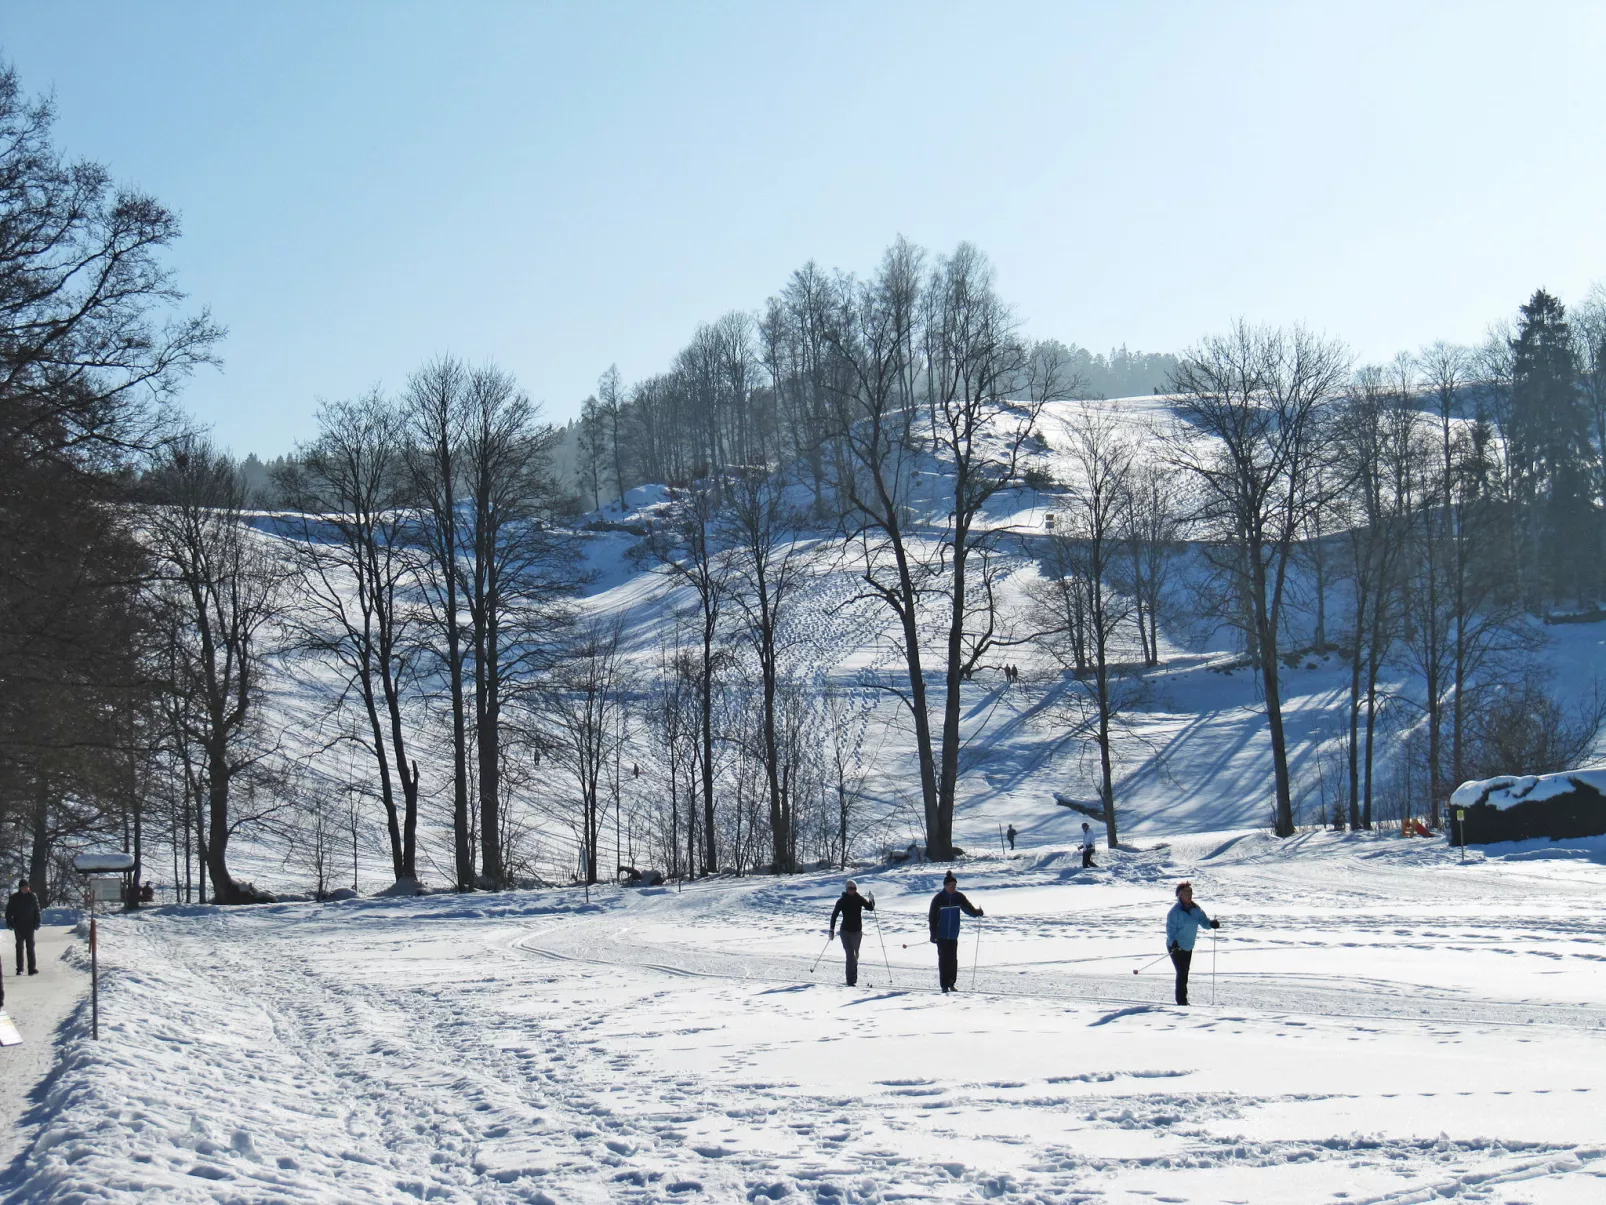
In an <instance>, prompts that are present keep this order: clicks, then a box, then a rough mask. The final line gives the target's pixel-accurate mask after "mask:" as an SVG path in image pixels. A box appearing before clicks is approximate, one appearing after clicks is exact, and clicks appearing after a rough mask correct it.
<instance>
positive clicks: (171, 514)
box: [149, 438, 285, 904]
mask: <svg viewBox="0 0 1606 1205" xmlns="http://www.w3.org/2000/svg"><path fill="white" fill-rule="evenodd" d="M153 481H154V484H155V488H156V489H157V491H158V496H159V497H160V498H161V500H162V504H161V505H158V506H155V507H153V508H152V509H151V515H150V528H149V530H150V540H151V546H152V549H153V552H154V554H155V556H156V558H157V561H158V564H159V566H160V576H161V586H162V589H161V595H160V601H161V605H162V606H163V609H164V611H165V614H166V616H167V622H168V624H169V625H170V626H169V630H170V631H171V633H172V636H173V651H174V661H173V668H174V669H175V670H176V677H175V679H174V681H173V682H172V683H171V684H170V689H171V690H173V691H174V692H176V693H178V694H180V695H190V696H194V697H195V698H196V699H198V700H199V706H198V707H196V708H195V709H194V710H189V709H185V710H184V711H183V712H182V713H181V714H182V715H183V716H184V718H185V720H186V725H187V726H186V728H185V731H184V738H185V739H186V740H187V741H189V742H191V743H193V744H194V746H195V747H196V748H197V749H198V750H199V751H200V757H199V762H200V773H201V775H202V778H203V780H204V782H205V788H206V797H207V818H206V821H207V823H206V846H205V860H206V864H207V870H208V872H209V873H210V875H211V878H212V890H213V894H214V896H215V897H216V899H217V900H218V902H219V903H224V904H238V903H249V902H251V901H253V900H255V899H256V898H257V894H256V892H255V891H254V890H253V889H252V888H251V887H250V886H249V885H247V884H241V883H237V882H236V881H235V880H234V877H233V876H232V875H231V874H230V873H229V867H228V847H229V840H230V838H231V837H232V836H233V835H234V833H235V831H236V830H237V829H238V828H239V827H240V826H241V825H242V824H248V823H251V822H253V821H255V820H258V819H260V818H261V816H262V815H263V814H265V812H266V811H267V810H271V809H272V807H273V805H272V804H271V803H269V804H267V805H265V807H264V812H262V813H255V814H253V813H243V814H242V813H241V812H239V811H237V810H236V809H235V808H234V807H232V806H231V805H232V804H233V802H234V800H235V786H236V783H237V782H238V781H240V780H242V778H243V777H244V776H247V775H249V774H250V772H251V771H252V770H254V769H255V768H256V767H257V766H258V765H259V764H260V763H261V762H262V760H263V759H264V758H265V757H267V756H268V755H269V754H270V753H271V752H272V750H273V744H272V742H271V741H270V739H269V735H268V734H267V733H266V732H265V731H264V728H263V723H262V721H263V716H262V709H263V691H264V687H265V682H264V678H265V676H266V673H267V663H268V657H269V654H270V652H271V647H270V641H271V640H272V639H273V638H274V635H275V628H276V625H277V623H278V621H279V618H280V610H281V606H282V603H283V583H284V580H285V570H284V566H283V565H282V564H281V563H280V562H279V560H278V559H277V557H276V556H275V554H274V552H273V550H272V549H270V548H269V547H268V545H267V537H264V536H263V535H261V534H260V533H258V532H256V531H254V530H252V529H251V528H250V527H248V526H247V524H246V522H245V516H244V513H243V512H244V510H245V502H246V500H245V495H244V490H243V488H242V486H241V483H240V480H239V477H238V476H237V474H236V473H235V471H234V466H233V465H232V464H230V463H229V461H228V459H227V458H226V457H224V456H222V455H220V454H219V453H218V452H216V451H215V450H214V449H213V448H212V447H211V446H210V445H209V444H207V443H206V442H205V441H204V440H201V439H196V438H189V439H185V440H182V441H180V442H178V443H177V444H175V445H174V446H173V448H172V449H171V451H170V452H169V453H168V455H167V456H166V457H165V459H164V461H163V462H162V463H161V465H160V466H159V467H158V469H157V471H156V472H155V473H154V474H153Z"/></svg>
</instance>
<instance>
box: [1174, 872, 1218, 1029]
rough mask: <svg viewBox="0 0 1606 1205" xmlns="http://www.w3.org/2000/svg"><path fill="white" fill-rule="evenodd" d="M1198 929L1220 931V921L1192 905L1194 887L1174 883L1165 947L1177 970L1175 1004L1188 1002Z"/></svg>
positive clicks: (1196, 905) (1188, 884)
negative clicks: (1190, 966) (1189, 976)
mask: <svg viewBox="0 0 1606 1205" xmlns="http://www.w3.org/2000/svg"><path fill="white" fill-rule="evenodd" d="M1201 927H1204V928H1210V929H1219V928H1221V922H1220V921H1219V920H1211V919H1210V918H1209V917H1208V916H1206V915H1205V912H1204V909H1203V908H1201V907H1199V905H1198V904H1196V903H1194V902H1193V884H1192V883H1178V884H1177V902H1176V903H1174V904H1172V905H1171V911H1170V912H1168V913H1166V917H1165V948H1166V950H1167V952H1168V953H1170V955H1171V965H1172V966H1174V967H1176V968H1177V1003H1178V1004H1182V1005H1186V1004H1187V1003H1188V967H1189V965H1190V964H1191V963H1192V962H1193V943H1194V940H1195V939H1196V938H1197V937H1198V936H1199V930H1200V928H1201Z"/></svg>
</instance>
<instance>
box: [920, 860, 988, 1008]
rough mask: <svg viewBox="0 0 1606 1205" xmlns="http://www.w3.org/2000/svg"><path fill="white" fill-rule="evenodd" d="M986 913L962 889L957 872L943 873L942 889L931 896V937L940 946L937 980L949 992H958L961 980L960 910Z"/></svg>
mask: <svg viewBox="0 0 1606 1205" xmlns="http://www.w3.org/2000/svg"><path fill="white" fill-rule="evenodd" d="M961 911H964V912H968V913H969V914H970V915H971V916H984V915H986V914H985V913H983V912H982V910H981V909H980V908H978V907H976V906H975V905H974V904H972V903H971V902H970V901H969V900H967V899H966V898H965V897H964V894H963V893H962V892H961V891H960V890H959V880H958V879H956V878H954V874H953V871H951V870H950V871H949V872H948V873H947V874H945V875H943V876H942V890H941V891H939V892H937V894H936V895H934V896H932V897H931V912H930V914H929V916H928V917H927V919H928V920H929V921H930V923H931V940H932V942H933V943H934V944H935V945H936V947H937V979H938V981H939V982H940V983H941V984H942V990H943V991H945V992H953V991H958V990H959V989H958V987H957V986H956V984H957V983H958V982H959V913H960V912H961Z"/></svg>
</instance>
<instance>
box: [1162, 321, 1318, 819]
mask: <svg viewBox="0 0 1606 1205" xmlns="http://www.w3.org/2000/svg"><path fill="white" fill-rule="evenodd" d="M1347 366H1348V354H1347V353H1346V352H1345V350H1344V348H1343V347H1342V345H1340V344H1339V343H1337V342H1335V341H1332V340H1329V339H1326V338H1323V337H1320V336H1317V335H1315V334H1312V333H1311V332H1310V331H1307V330H1304V329H1303V328H1298V327H1296V328H1294V329H1292V330H1271V329H1265V328H1258V327H1252V326H1250V325H1249V324H1248V323H1245V322H1239V323H1237V324H1236V325H1234V326H1233V328H1232V329H1231V330H1230V331H1229V332H1228V333H1227V334H1225V335H1220V336H1214V337H1212V338H1210V339H1207V340H1205V341H1204V342H1203V343H1202V344H1200V345H1199V346H1198V347H1196V348H1193V349H1191V350H1190V351H1189V352H1187V353H1186V354H1185V355H1184V357H1183V359H1182V362H1181V363H1180V364H1179V365H1178V367H1177V369H1176V372H1175V374H1174V377H1173V380H1172V382H1171V388H1172V391H1173V392H1174V393H1176V394H1177V395H1178V398H1177V402H1176V411H1177V414H1178V417H1180V418H1181V419H1182V420H1183V426H1182V428H1181V429H1180V431H1179V433H1178V434H1177V435H1176V436H1174V437H1173V438H1172V439H1171V441H1170V446H1169V450H1168V459H1169V460H1170V463H1171V464H1172V465H1173V467H1175V468H1176V469H1178V470H1179V471H1181V472H1184V473H1186V474H1187V475H1188V476H1189V477H1190V478H1191V479H1192V480H1193V482H1194V484H1195V485H1196V486H1197V487H1198V491H1199V495H1200V502H1201V509H1200V515H1199V518H1200V520H1201V522H1202V523H1203V525H1204V527H1205V529H1206V530H1207V532H1208V533H1209V535H1210V537H1211V538H1212V540H1213V541H1214V542H1215V544H1216V546H1217V547H1218V548H1220V549H1222V550H1223V551H1225V553H1226V555H1225V556H1223V557H1221V558H1219V559H1218V562H1217V563H1218V566H1219V568H1220V569H1221V570H1222V571H1223V572H1224V573H1225V574H1226V575H1227V576H1228V577H1229V578H1230V579H1231V581H1232V585H1233V588H1234V590H1235V592H1236V593H1237V594H1238V595H1239V597H1241V598H1242V599H1243V601H1244V603H1245V604H1246V605H1245V610H1246V616H1245V620H1246V623H1247V627H1248V631H1247V633H1246V634H1247V636H1248V638H1249V654H1250V658H1251V659H1252V660H1253V662H1254V663H1255V666H1256V668H1257V669H1258V670H1259V672H1260V680H1261V687H1262V690H1263V693H1264V696H1265V706H1266V719H1267V723H1268V726H1269V728H1270V731H1271V746H1272V765H1273V769H1274V771H1275V775H1276V830H1277V833H1278V834H1279V835H1280V836H1290V835H1292V833H1293V831H1294V811H1293V794H1292V786H1291V782H1290V779H1289V773H1288V747H1287V741H1286V738H1285V736H1284V733H1283V716H1282V682H1281V679H1280V677H1279V669H1280V662H1279V659H1278V653H1279V649H1280V643H1281V628H1282V622H1283V608H1284V601H1285V595H1286V592H1287V588H1288V570H1289V566H1290V564H1291V563H1292V557H1293V554H1294V551H1295V549H1296V547H1297V545H1298V541H1299V539H1300V537H1301V535H1302V533H1303V532H1304V530H1305V527H1306V519H1307V516H1308V514H1309V512H1310V508H1311V507H1312V506H1313V505H1314V503H1315V501H1316V498H1315V493H1316V473H1315V469H1316V467H1317V465H1318V464H1319V463H1320V460H1321V454H1322V448H1323V440H1324V430H1323V426H1324V419H1325V417H1326V414H1327V411H1328V408H1329V404H1330V402H1331V400H1332V398H1333V396H1334V395H1335V393H1336V392H1337V391H1338V389H1339V387H1340V386H1341V384H1342V382H1343V379H1344V375H1345V372H1346V369H1347Z"/></svg>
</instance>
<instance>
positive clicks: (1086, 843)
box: [1082, 820, 1098, 870]
mask: <svg viewBox="0 0 1606 1205" xmlns="http://www.w3.org/2000/svg"><path fill="white" fill-rule="evenodd" d="M1093 844H1094V841H1093V830H1092V829H1090V828H1089V827H1088V826H1087V821H1086V820H1084V821H1082V866H1083V868H1084V869H1085V868H1086V867H1089V866H1093V868H1094V869H1095V870H1097V869H1098V867H1097V866H1094V863H1093Z"/></svg>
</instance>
